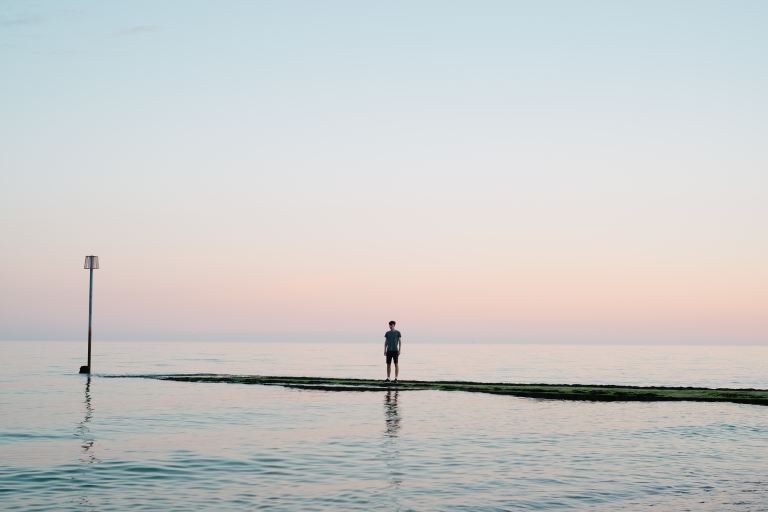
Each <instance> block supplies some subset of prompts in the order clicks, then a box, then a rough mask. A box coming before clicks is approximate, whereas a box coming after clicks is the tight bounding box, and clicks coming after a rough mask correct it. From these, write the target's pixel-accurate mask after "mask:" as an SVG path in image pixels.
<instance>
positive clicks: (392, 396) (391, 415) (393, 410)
mask: <svg viewBox="0 0 768 512" xmlns="http://www.w3.org/2000/svg"><path fill="white" fill-rule="evenodd" d="M384 421H385V422H386V431H385V435H386V436H387V437H397V433H398V431H399V430H400V414H399V412H398V410H397V390H395V391H394V392H393V391H392V390H391V389H389V390H387V394H386V396H385V397H384Z"/></svg>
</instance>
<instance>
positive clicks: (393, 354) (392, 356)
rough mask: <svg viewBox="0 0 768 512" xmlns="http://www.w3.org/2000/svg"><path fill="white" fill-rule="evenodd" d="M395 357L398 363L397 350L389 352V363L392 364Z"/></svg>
mask: <svg viewBox="0 0 768 512" xmlns="http://www.w3.org/2000/svg"><path fill="white" fill-rule="evenodd" d="M393 359H394V361H395V364H397V352H387V364H391V363H392V360H393Z"/></svg>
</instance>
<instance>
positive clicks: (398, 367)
mask: <svg viewBox="0 0 768 512" xmlns="http://www.w3.org/2000/svg"><path fill="white" fill-rule="evenodd" d="M399 374H400V365H399V364H397V363H395V380H397V376H398V375H399ZM387 378H389V373H387Z"/></svg>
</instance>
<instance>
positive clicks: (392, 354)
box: [384, 320, 400, 382]
mask: <svg viewBox="0 0 768 512" xmlns="http://www.w3.org/2000/svg"><path fill="white" fill-rule="evenodd" d="M384 355H385V356H387V380H386V381H385V382H389V374H390V372H391V370H392V360H394V361H395V382H397V375H398V374H399V373H400V367H399V366H398V365H397V359H398V357H399V356H400V331H398V330H396V329H395V321H394V320H390V322H389V331H387V332H386V333H385V334H384Z"/></svg>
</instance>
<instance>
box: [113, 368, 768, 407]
mask: <svg viewBox="0 0 768 512" xmlns="http://www.w3.org/2000/svg"><path fill="white" fill-rule="evenodd" d="M114 377H139V378H151V379H158V380H167V381H177V382H209V383H215V382H219V383H230V384H260V385H262V386H283V387H287V388H298V389H315V390H322V391H387V390H394V389H397V390H398V391H416V390H438V391H465V392H471V393H490V394H494V395H511V396H519V397H526V398H544V399H554V400H586V401H598V402H609V401H610V402H617V401H634V402H654V401H693V402H733V403H739V404H755V405H768V390H766V389H728V388H715V389H712V388H693V387H642V386H614V385H586V384H510V383H504V382H496V383H489V382H462V381H418V380H405V381H400V382H398V383H396V384H395V383H390V382H383V381H381V380H372V379H339V378H329V377H276V376H263V375H217V374H178V375H121V376H118V375H115V376H114Z"/></svg>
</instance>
